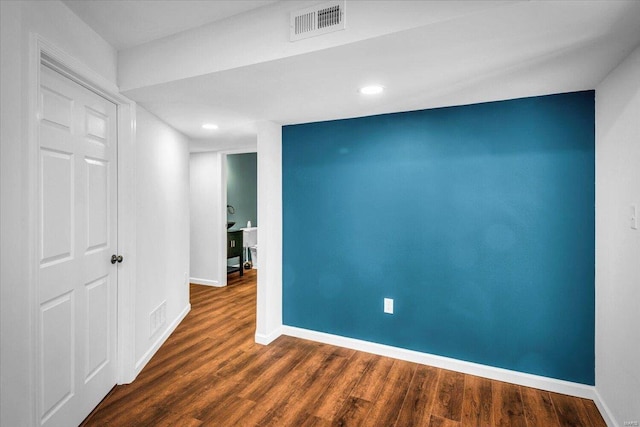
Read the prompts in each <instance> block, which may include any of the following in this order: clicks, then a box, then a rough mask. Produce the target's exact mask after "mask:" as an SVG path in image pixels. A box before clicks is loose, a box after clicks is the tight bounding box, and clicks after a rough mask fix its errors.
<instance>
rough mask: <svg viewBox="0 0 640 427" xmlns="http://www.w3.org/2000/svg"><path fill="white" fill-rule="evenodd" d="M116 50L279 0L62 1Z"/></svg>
mask: <svg viewBox="0 0 640 427" xmlns="http://www.w3.org/2000/svg"><path fill="white" fill-rule="evenodd" d="M62 1H63V2H64V3H65V4H66V5H67V6H68V7H69V8H70V9H71V10H72V11H73V12H74V13H75V14H76V15H78V16H79V17H80V18H81V19H82V20H83V21H84V22H86V23H87V24H89V26H90V27H91V28H93V29H94V30H95V31H96V32H97V33H98V34H100V35H101V36H102V38H103V39H105V40H106V41H108V42H109V43H110V44H111V45H112V46H113V47H115V48H116V49H117V50H121V49H127V48H130V47H133V46H137V45H140V44H142V43H146V42H149V41H152V40H157V39H160V38H163V37H166V36H169V35H172V34H176V33H179V32H181V31H185V30H188V29H191V28H195V27H199V26H201V25H204V24H208V23H211V22H215V21H220V20H222V19H225V18H228V17H230V16H234V15H237V14H240V13H243V12H247V11H249V10H251V9H256V8H259V7H263V6H266V5H268V4H271V3H275V2H276V1H277V0H160V1H159V0H62Z"/></svg>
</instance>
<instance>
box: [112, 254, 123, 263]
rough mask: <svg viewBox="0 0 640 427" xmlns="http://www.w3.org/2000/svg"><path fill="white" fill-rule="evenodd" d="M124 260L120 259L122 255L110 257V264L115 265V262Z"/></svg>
mask: <svg viewBox="0 0 640 427" xmlns="http://www.w3.org/2000/svg"><path fill="white" fill-rule="evenodd" d="M123 259H124V258H122V255H115V254H114V255H111V264H115V263H116V262H122V260H123Z"/></svg>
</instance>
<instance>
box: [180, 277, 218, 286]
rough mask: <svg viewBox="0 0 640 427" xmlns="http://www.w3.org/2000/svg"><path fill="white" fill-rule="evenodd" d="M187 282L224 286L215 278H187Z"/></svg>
mask: <svg viewBox="0 0 640 427" xmlns="http://www.w3.org/2000/svg"><path fill="white" fill-rule="evenodd" d="M189 283H193V284H194V285H205V286H215V287H216V288H222V287H224V286H225V285H223V284H221V283H220V282H218V281H217V280H209V279H199V278H197V277H191V278H189Z"/></svg>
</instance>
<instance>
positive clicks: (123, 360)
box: [26, 33, 136, 423]
mask: <svg viewBox="0 0 640 427" xmlns="http://www.w3.org/2000/svg"><path fill="white" fill-rule="evenodd" d="M29 48H30V55H29V80H28V96H29V100H28V126H29V141H28V144H29V146H28V188H29V191H28V206H29V218H28V223H29V229H28V230H27V233H26V234H27V235H28V248H29V288H30V289H29V300H30V301H31V310H30V313H29V329H30V359H31V360H30V361H29V364H30V367H31V369H30V373H29V382H30V388H31V390H32V396H33V403H32V410H33V414H34V418H33V420H34V421H36V423H37V420H39V413H40V411H39V410H40V408H39V405H40V400H39V396H38V393H39V390H40V388H39V380H38V375H39V373H40V367H39V366H38V357H37V355H38V347H39V340H38V336H39V334H40V330H39V329H40V328H39V325H38V321H37V319H38V304H37V302H38V299H37V292H38V290H37V289H38V288H37V287H38V280H39V277H38V274H39V273H38V258H37V248H38V241H37V239H38V237H39V236H38V213H37V212H38V211H37V209H38V207H39V201H38V171H37V164H38V157H37V156H38V143H39V141H38V117H37V114H38V96H39V95H38V94H39V88H40V66H41V64H46V65H47V66H49V67H50V68H53V69H55V70H56V71H58V72H60V73H61V74H63V75H64V76H66V77H68V78H69V79H71V80H73V81H75V82H76V83H78V84H80V85H81V86H84V87H86V88H88V89H89V90H91V91H93V92H95V93H97V94H99V95H100V96H102V97H104V98H106V99H108V100H109V101H111V102H113V103H114V104H116V108H117V125H118V135H117V138H118V141H117V146H118V157H117V159H118V167H117V170H118V178H117V181H118V184H117V191H118V218H117V227H118V232H117V235H118V247H117V252H118V253H119V254H122V255H123V257H124V259H125V262H123V263H122V264H121V265H119V266H118V272H117V295H118V297H117V322H118V327H117V361H116V366H117V383H118V384H123V383H129V382H131V381H133V379H134V378H135V355H134V351H135V341H134V339H135V337H134V328H133V327H132V325H133V320H134V319H135V317H134V314H135V313H134V307H135V306H134V302H135V300H134V297H135V273H136V271H135V270H136V269H135V253H136V238H135V236H136V233H135V231H136V223H135V212H136V205H135V200H136V199H135V194H136V189H135V173H134V172H135V153H136V150H135V131H136V129H135V123H136V104H135V102H133V101H131V100H129V99H127V98H126V97H124V96H122V95H120V93H119V89H118V87H117V86H116V85H114V84H113V83H112V82H110V81H108V80H107V79H105V78H104V77H102V76H101V75H99V74H98V73H96V72H95V71H93V70H92V69H90V68H89V67H87V66H86V65H84V64H83V63H82V62H81V61H79V60H77V59H76V58H74V57H73V56H71V55H69V54H68V53H66V52H64V51H62V50H61V49H59V48H57V47H56V46H55V45H54V44H52V43H51V42H49V41H48V40H46V39H45V38H43V37H42V36H40V35H39V34H35V33H32V34H31V37H30V43H29Z"/></svg>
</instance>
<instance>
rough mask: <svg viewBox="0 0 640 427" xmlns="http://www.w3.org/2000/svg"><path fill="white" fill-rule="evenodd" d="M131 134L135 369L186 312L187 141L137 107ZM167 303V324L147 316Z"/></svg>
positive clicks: (187, 253) (187, 232) (187, 267)
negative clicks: (154, 326)
mask: <svg viewBox="0 0 640 427" xmlns="http://www.w3.org/2000/svg"><path fill="white" fill-rule="evenodd" d="M136 126H137V134H136V145H137V150H136V194H137V206H136V217H137V224H136V237H137V247H136V258H137V259H136V262H137V264H136V276H137V280H136V297H135V300H136V304H135V328H136V329H135V336H136V344H135V347H136V349H135V353H136V361H137V362H136V369H137V370H139V369H141V368H142V367H143V366H144V364H145V363H146V362H147V361H148V360H149V358H150V357H151V356H152V355H153V353H154V352H155V350H157V348H159V346H160V344H161V343H162V341H163V340H164V339H165V338H166V337H167V336H168V333H170V332H171V330H172V328H173V327H175V326H176V325H177V322H179V321H180V320H181V319H182V316H184V315H185V314H186V313H187V312H188V310H189V287H188V274H189V140H188V139H187V138H186V137H185V136H183V135H182V134H180V133H178V132H176V131H175V130H174V129H172V128H171V127H169V126H167V125H166V124H164V123H163V122H161V121H160V120H159V119H157V118H156V117H155V116H153V115H151V114H150V113H148V112H147V111H146V110H144V109H142V108H140V107H138V111H137V124H136ZM163 301H166V304H167V305H166V324H165V325H164V327H162V328H160V330H159V331H158V332H157V333H156V334H154V335H150V331H151V326H150V314H151V312H152V311H153V310H154V309H155V308H156V307H158V306H159V305H160V304H161V303H162V302H163Z"/></svg>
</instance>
